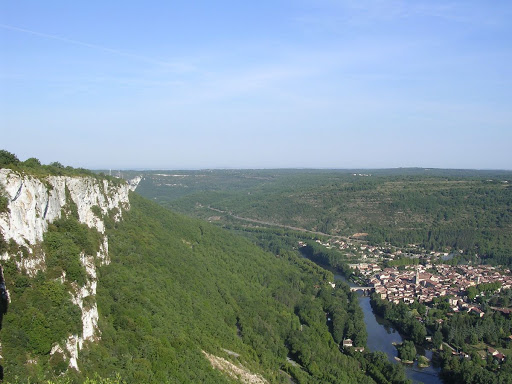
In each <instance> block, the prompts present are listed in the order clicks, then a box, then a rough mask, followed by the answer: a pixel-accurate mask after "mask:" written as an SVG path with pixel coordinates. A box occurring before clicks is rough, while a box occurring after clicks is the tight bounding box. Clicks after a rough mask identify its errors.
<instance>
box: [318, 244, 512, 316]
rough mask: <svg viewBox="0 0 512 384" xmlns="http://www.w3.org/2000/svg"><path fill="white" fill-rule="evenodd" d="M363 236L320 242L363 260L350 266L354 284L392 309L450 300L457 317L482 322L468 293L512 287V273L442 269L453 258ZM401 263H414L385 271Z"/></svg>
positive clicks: (476, 268)
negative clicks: (370, 240)
mask: <svg viewBox="0 0 512 384" xmlns="http://www.w3.org/2000/svg"><path fill="white" fill-rule="evenodd" d="M364 235H365V234H355V235H353V236H352V237H351V238H349V239H347V241H342V240H339V239H333V240H331V241H328V242H321V241H320V240H317V241H316V242H317V243H318V244H320V245H323V246H325V247H326V248H327V249H333V248H335V249H339V250H340V251H344V252H346V254H347V255H348V256H349V257H351V258H353V259H354V260H358V261H360V262H358V263H353V264H349V267H350V268H351V269H352V270H353V271H354V275H353V277H354V278H355V280H357V282H358V283H361V284H362V285H363V284H364V285H365V286H366V287H367V288H369V289H370V290H372V291H375V292H376V293H377V294H378V295H379V296H380V297H381V298H382V299H385V300H388V301H390V302H393V303H394V304H398V303H400V302H404V303H406V304H410V303H413V302H415V301H418V302H420V303H425V304H428V303H431V302H432V301H433V300H434V299H435V298H440V297H448V302H449V304H450V307H451V309H452V311H453V312H459V311H466V312H472V313H475V314H476V315H478V316H480V317H483V316H484V314H485V313H484V312H483V311H482V310H481V308H480V307H479V306H478V305H477V304H475V303H474V302H473V300H471V299H472V298H470V297H468V289H469V288H470V287H477V286H479V285H481V284H484V285H485V284H494V285H495V286H496V287H497V288H496V291H500V290H502V289H509V288H512V275H511V273H510V270H509V269H502V268H501V269H498V268H496V267H493V266H490V265H457V266H452V265H448V264H443V260H448V259H450V258H451V257H452V256H453V254H450V253H448V252H432V251H427V250H424V249H421V248H420V247H418V246H416V245H414V244H410V245H409V247H408V249H407V250H406V249H400V248H397V247H393V248H391V247H389V246H372V245H368V244H365V243H364V241H361V240H360V238H361V237H364ZM390 248H391V249H390ZM456 252H461V251H460V250H459V251H456ZM400 258H402V259H409V260H414V261H416V262H414V263H412V264H411V265H400V266H392V267H385V265H386V262H389V261H395V260H398V259H400ZM420 260H421V262H420ZM473 299H474V298H473ZM504 310H506V309H504Z"/></svg>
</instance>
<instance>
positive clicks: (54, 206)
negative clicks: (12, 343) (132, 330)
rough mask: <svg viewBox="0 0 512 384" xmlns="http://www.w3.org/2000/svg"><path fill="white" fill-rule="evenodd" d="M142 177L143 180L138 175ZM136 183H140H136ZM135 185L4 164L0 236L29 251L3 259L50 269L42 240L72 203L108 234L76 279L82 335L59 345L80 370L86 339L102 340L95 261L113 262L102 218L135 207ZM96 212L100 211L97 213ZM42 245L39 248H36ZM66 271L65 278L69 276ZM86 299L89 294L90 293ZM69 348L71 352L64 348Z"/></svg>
mask: <svg viewBox="0 0 512 384" xmlns="http://www.w3.org/2000/svg"><path fill="white" fill-rule="evenodd" d="M139 181H140V180H139ZM135 187H136V184H135ZM131 188H133V184H132V185H131V186H130V185H129V184H128V183H125V182H122V181H119V182H117V183H115V182H112V181H108V180H98V179H96V178H93V177H84V176H77V177H68V176H48V177H45V178H41V177H33V176H29V175H21V174H19V173H16V172H14V171H12V170H9V169H0V191H1V190H3V191H4V194H5V195H6V197H7V198H8V207H7V208H8V209H7V211H6V212H2V213H0V235H3V237H4V240H5V241H6V242H9V241H10V240H14V241H15V242H16V243H17V244H18V245H19V246H21V247H25V248H26V249H27V250H28V255H26V254H25V255H24V254H23V253H22V252H20V253H19V254H18V255H12V254H9V253H8V252H6V253H4V254H3V255H0V260H1V259H3V260H6V259H10V258H11V257H14V256H16V257H17V260H21V261H17V265H18V268H19V269H20V270H22V269H23V270H25V271H26V272H27V274H28V275H30V276H35V275H36V274H37V271H38V270H44V269H45V257H44V253H43V252H42V251H41V249H40V247H39V248H38V244H40V243H41V242H42V240H43V234H44V233H45V232H46V231H47V229H48V225H49V224H51V223H52V222H53V221H55V220H56V219H58V218H60V217H61V215H62V212H63V209H66V208H69V205H70V204H74V205H76V208H77V211H78V217H79V221H80V222H81V223H83V224H86V225H87V226H88V227H90V228H94V229H96V230H97V231H98V232H99V233H100V234H102V235H103V239H102V241H101V244H100V250H99V252H98V253H97V254H96V255H85V254H82V255H81V262H82V264H83V266H84V267H85V270H86V272H87V281H86V283H85V284H84V285H83V286H82V287H79V286H77V285H76V284H72V286H73V292H71V295H72V301H73V303H74V304H76V305H77V306H78V307H80V309H81V311H82V335H80V336H79V335H69V337H68V339H67V340H65V341H63V343H64V344H65V345H64V346H61V345H59V344H56V345H54V347H53V348H52V352H51V353H52V354H53V353H56V352H60V353H63V354H64V355H65V356H67V358H68V361H69V366H70V367H72V368H74V369H77V370H78V363H77V358H78V352H79V350H80V349H81V348H82V346H83V344H84V342H86V341H94V340H97V339H99V337H100V331H99V329H98V308H97V305H96V301H95V296H96V286H97V275H96V263H95V260H96V259H98V260H100V261H101V264H108V263H109V262H110V258H109V256H108V238H107V236H106V235H105V223H104V222H103V219H102V218H101V217H98V216H97V214H96V213H98V209H99V210H100V211H101V215H105V214H109V212H111V211H113V210H115V216H114V219H115V220H120V219H121V218H122V213H123V211H124V210H128V209H129V208H130V202H129V191H130V189H131ZM93 207H97V208H93ZM94 211H96V213H95V212H94ZM36 249H37V252H35V251H34V250H36ZM65 279H66V276H65V274H63V276H62V277H61V281H63V282H64V281H65ZM88 297H89V299H88V300H87V304H84V299H85V298H88ZM64 351H66V353H64Z"/></svg>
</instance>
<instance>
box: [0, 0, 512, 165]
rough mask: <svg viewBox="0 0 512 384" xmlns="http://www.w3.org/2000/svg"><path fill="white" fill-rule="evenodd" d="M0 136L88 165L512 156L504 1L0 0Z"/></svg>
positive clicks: (4, 142) (475, 160)
mask: <svg viewBox="0 0 512 384" xmlns="http://www.w3.org/2000/svg"><path fill="white" fill-rule="evenodd" d="M0 148H2V149H6V150H8V151H10V152H13V153H15V154H17V155H18V157H19V158H20V159H21V160H24V159H26V158H28V157H37V158H39V159H40V160H41V161H42V162H43V163H49V162H52V161H59V162H61V163H63V164H65V165H72V166H75V167H85V168H112V169H117V168H160V169H162V168H167V169H183V168H289V167H300V168H302V167H306V168H355V167H357V168H385V167H409V166H418V167H438V168H478V169H482V168H484V169H488V168H493V169H512V2H511V1H509V0H505V1H501V0H493V1H484V0H482V1H473V0H461V1H449V0H447V1H436V0H424V1H414V0H407V1H406V0H403V1H395V0H357V1H343V0H295V1H293V0H270V1H267V0H258V1H240V0H236V1H235V0H233V1H225V0H215V1H211V0H207V1H194V0H188V1H180V0H177V1H167V0H162V1H156V0H146V1H135V0H134V1H127V0H124V1H115V0H111V1H104V0H102V1H96V0H88V1H68V0H66V1H64V0H63V1H53V0H45V1H41V0H38V1H29V0H17V1H1V2H0Z"/></svg>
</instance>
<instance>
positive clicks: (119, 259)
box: [0, 164, 405, 384]
mask: <svg viewBox="0 0 512 384" xmlns="http://www.w3.org/2000/svg"><path fill="white" fill-rule="evenodd" d="M7 165H9V164H7ZM4 166H5V164H4ZM15 168H16V170H11V171H7V172H4V173H5V174H9V175H11V176H12V177H14V176H15V177H16V178H19V177H22V178H25V179H23V180H27V182H28V181H31V182H32V183H33V184H34V183H35V181H34V180H39V179H37V178H41V180H42V181H44V180H46V179H45V177H44V176H42V175H41V173H42V172H41V171H42V168H43V166H41V165H40V164H36V165H35V166H34V171H33V172H32V173H31V171H30V170H29V169H28V168H26V167H25V165H23V164H15ZM58 169H61V168H60V167H58ZM45 171H48V168H47V169H45ZM13 172H14V173H13ZM66 172H68V173H69V174H73V173H80V172H79V171H76V170H72V169H67V170H66ZM16 180H17V179H16ZM52 180H53V179H52ZM67 180H68V179H67ZM84 180H88V179H84ZM98 180H99V181H101V180H102V176H98ZM20 190H21V188H20V189H19V190H18V194H19V191H20ZM48 191H51V189H49V190H48ZM66 191H67V192H66V196H67V197H66V199H67V205H66V206H65V207H64V208H63V210H62V212H61V217H60V218H59V219H56V220H54V221H53V222H52V223H50V224H49V226H48V228H47V231H46V232H45V233H44V236H43V240H42V241H41V242H40V243H37V244H36V245H34V246H32V247H31V248H30V250H29V248H27V247H25V246H20V245H19V244H16V243H15V242H14V241H12V240H10V241H8V242H5V241H3V242H2V249H1V251H2V255H3V257H2V258H3V260H2V262H1V264H2V267H3V270H4V275H5V284H6V287H7V289H8V291H9V293H10V305H9V311H8V313H7V314H6V315H5V316H4V318H3V324H2V325H3V328H2V330H1V334H0V336H1V345H2V365H3V368H4V374H5V376H4V381H5V382H7V383H28V382H46V381H48V380H51V381H52V382H62V383H68V382H78V383H79V382H84V381H86V382H89V383H91V384H92V383H95V382H103V383H114V382H115V383H120V382H125V383H136V382H137V383H142V382H144V383H187V382H197V383H223V382H239V381H240V380H242V381H243V378H244V377H245V378H246V379H247V378H250V379H251V380H253V381H252V382H254V383H265V382H269V383H288V382H290V380H293V381H294V382H296V383H374V382H377V383H381V384H386V383H397V384H398V383H402V382H404V381H405V376H404V372H403V369H402V368H401V367H399V366H397V365H392V364H390V363H389V362H387V360H386V358H385V357H383V356H381V355H379V354H372V353H364V354H362V353H355V354H354V352H350V351H345V353H344V352H343V351H342V350H341V349H340V348H339V344H340V342H341V340H342V339H344V338H352V339H354V340H355V343H356V345H359V346H363V345H365V342H366V336H365V335H366V333H365V330H364V322H363V319H362V316H363V315H362V312H361V310H360V308H359V306H358V301H357V295H356V294H355V293H351V292H350V291H349V289H348V286H344V285H338V286H336V288H333V287H332V286H331V285H330V284H329V281H332V279H333V276H332V274H331V273H330V272H327V271H325V270H323V269H321V268H319V267H318V266H316V265H315V264H313V263H312V262H310V261H309V260H307V259H304V258H301V257H300V256H298V255H297V254H295V253H294V252H289V251H284V250H283V251H282V252H277V253H275V252H272V253H271V252H267V251H264V250H263V249H262V248H260V247H257V246H255V245H254V244H253V243H252V242H250V241H249V240H247V239H245V238H243V237H240V236H236V235H234V234H231V233H229V232H228V231H226V230H224V229H221V228H218V227H216V226H214V225H211V224H208V223H206V222H203V221H199V220H196V219H191V218H186V217H184V216H181V215H179V214H175V213H172V212H171V211H168V210H166V209H163V208H162V207H161V206H159V205H157V204H156V203H153V202H150V201H148V200H146V199H144V198H142V197H140V196H139V195H137V194H133V193H132V194H131V195H130V207H129V208H127V209H126V210H124V211H123V212H119V211H118V210H116V209H113V210H112V211H108V212H107V213H103V211H102V210H101V209H100V207H98V206H95V207H93V209H92V211H93V212H94V214H95V215H96V216H97V219H100V220H101V221H102V222H104V224H105V232H104V234H103V233H102V232H99V231H98V229H97V228H101V227H97V228H96V227H89V226H87V225H86V224H84V223H82V222H81V220H82V219H81V216H80V215H79V214H78V212H79V208H78V207H77V206H76V204H75V203H73V200H71V198H70V193H69V191H68V190H67V189H66ZM14 192H15V191H14ZM12 193H13V191H11V192H10V194H12ZM48 193H49V192H48ZM2 195H3V196H4V200H5V203H6V204H5V207H4V210H3V212H2V213H1V214H2V215H3V216H2V217H3V219H5V220H7V218H8V217H9V214H10V208H9V207H13V206H12V205H11V204H13V201H14V200H16V199H17V198H18V197H17V196H15V198H14V199H12V198H11V197H10V195H9V194H8V193H7V192H6V191H5V190H4V191H3V193H2ZM33 197H37V196H33ZM43 201H44V200H43ZM81 209H83V207H82V208H81ZM121 213H122V216H121ZM44 215H46V212H45V213H44ZM35 217H36V218H38V217H39V214H37V215H35ZM39 219H40V217H39ZM97 219H95V220H93V222H97ZM104 235H105V236H106V238H108V262H107V259H99V258H95V259H94V258H92V256H87V255H95V254H96V253H98V255H99V253H100V251H101V250H102V249H103V251H105V249H104V248H105V246H104V245H103V243H102V241H104V240H102V239H103V236H104ZM41 260H44V261H41ZM35 261H37V262H38V263H39V264H37V263H36V264H34V262H35ZM91 263H92V264H91ZM91 278H93V280H91ZM96 283H97V291H96V290H94V291H93V292H94V295H92V294H91V295H90V296H84V297H82V298H81V300H80V307H79V306H78V305H77V301H76V300H77V296H76V295H77V294H76V292H81V291H82V290H83V289H85V288H86V287H88V286H90V285H91V284H94V286H95V287H96ZM84 295H85V294H84ZM96 305H97V312H98V314H99V316H98V323H97V330H96V331H94V329H96V328H94V329H93V330H92V331H93V333H91V334H90V335H89V336H88V337H85V335H83V332H85V328H84V330H82V323H83V322H84V321H86V319H84V318H83V316H84V314H85V315H86V316H91V313H93V312H94V311H92V312H91V311H89V309H95V308H96ZM81 317H82V319H81ZM84 324H85V323H84ZM92 325H94V324H92ZM84 327H85V326H84ZM75 334H76V335H78V340H85V341H84V343H83V345H81V344H79V346H78V349H75V352H77V354H75V355H73V353H74V352H73V351H72V350H70V349H69V343H70V342H71V340H76V339H73V338H71V336H70V335H75ZM66 343H67V344H66ZM64 344H66V348H68V349H66V348H64V349H63V348H62V347H61V346H62V345H64ZM73 346H76V344H72V345H71V347H73ZM73 359H76V361H74V360H73Z"/></svg>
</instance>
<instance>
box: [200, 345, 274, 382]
mask: <svg viewBox="0 0 512 384" xmlns="http://www.w3.org/2000/svg"><path fill="white" fill-rule="evenodd" d="M202 352H203V353H204V355H205V356H206V358H207V359H208V360H209V361H210V363H211V364H212V367H213V368H215V369H218V370H220V371H222V372H224V373H226V374H227V375H229V376H230V377H232V378H234V379H237V380H239V381H240V382H242V383H247V384H267V383H268V382H267V381H266V380H265V379H264V378H263V377H261V376H260V375H256V374H254V373H251V372H250V371H249V370H248V369H247V368H245V367H244V366H243V365H235V364H233V363H231V362H230V361H227V360H226V359H223V358H222V357H218V356H214V355H210V354H209V353H206V352H205V351H202Z"/></svg>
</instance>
